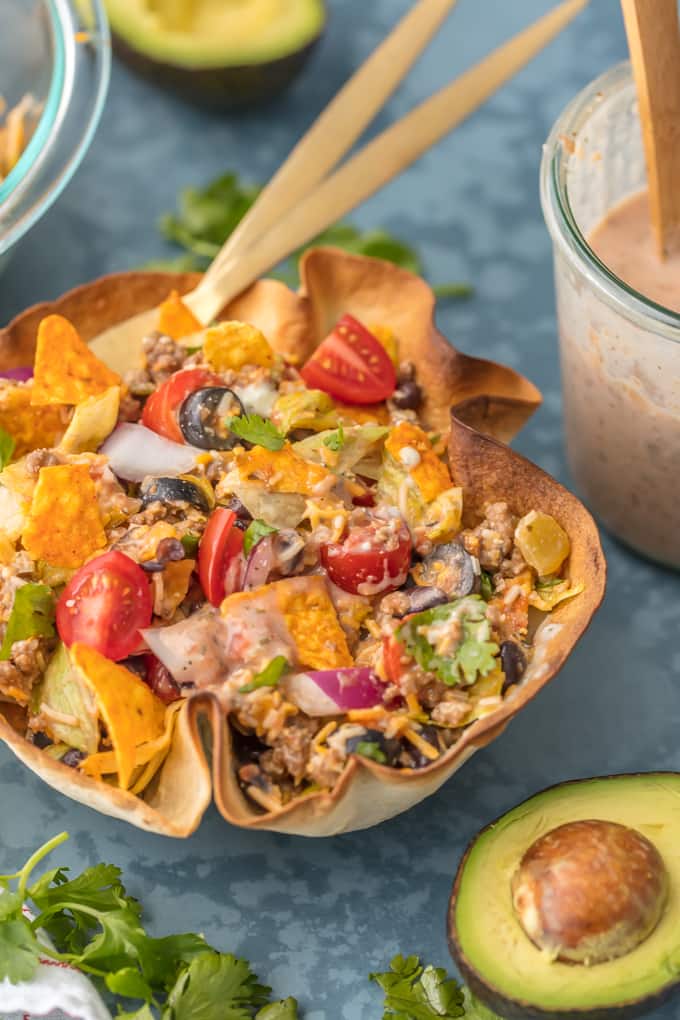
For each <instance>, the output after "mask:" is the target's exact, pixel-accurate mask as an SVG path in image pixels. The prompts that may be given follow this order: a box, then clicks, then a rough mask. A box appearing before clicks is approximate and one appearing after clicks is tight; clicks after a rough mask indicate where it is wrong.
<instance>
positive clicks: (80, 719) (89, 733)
mask: <svg viewBox="0 0 680 1020" xmlns="http://www.w3.org/2000/svg"><path fill="white" fill-rule="evenodd" d="M32 707H33V710H34V712H36V713H37V712H40V711H43V713H44V714H45V718H46V721H47V723H48V724H49V732H50V736H51V737H52V738H53V739H54V740H56V741H60V742H62V743H64V744H68V746H69V747H75V748H77V749H78V750H79V751H83V752H84V753H85V754H94V753H95V751H97V749H98V747H99V723H98V719H97V708H96V704H95V700H94V695H93V694H92V693H91V691H89V690H88V688H87V687H85V685H84V684H83V683H81V681H80V679H79V678H78V674H77V672H76V670H74V669H73V668H72V667H71V659H70V657H69V654H68V651H67V650H66V648H65V646H64V645H63V644H60V645H59V647H58V648H57V650H56V652H55V653H54V655H53V656H52V658H51V659H50V661H49V663H48V664H47V669H46V670H45V675H44V677H43V679H42V681H41V682H40V684H39V686H38V687H37V688H36V689H35V690H34V692H33V706H32ZM50 709H51V710H52V711H53V712H54V713H55V716H54V717H51V716H50V714H49V710H50ZM57 716H59V717H63V718H57ZM69 716H71V717H72V719H73V722H68V721H67V719H68V717H69Z"/></svg>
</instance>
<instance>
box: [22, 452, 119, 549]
mask: <svg viewBox="0 0 680 1020" xmlns="http://www.w3.org/2000/svg"><path fill="white" fill-rule="evenodd" d="M22 541H23V544H24V548H25V549H26V551H27V552H28V554H29V556H30V557H31V558H32V559H34V560H44V562H45V563H49V564H51V565H52V566H55V567H71V568H72V567H80V566H82V564H83V563H84V562H85V560H87V559H88V558H89V557H90V556H91V555H92V554H93V553H95V552H96V551H97V549H103V547H104V546H105V545H106V535H105V533H104V528H103V527H102V521H101V516H100V514H99V506H98V503H97V492H96V489H95V485H94V482H93V481H92V478H91V477H90V471H89V468H88V466H87V465H86V464H58V465H56V466H55V467H44V468H42V469H41V471H40V474H39V476H38V483H37V485H36V487H35V489H34V492H33V500H32V502H31V509H30V511H29V514H28V523H27V524H26V527H25V528H24V532H23V535H22Z"/></svg>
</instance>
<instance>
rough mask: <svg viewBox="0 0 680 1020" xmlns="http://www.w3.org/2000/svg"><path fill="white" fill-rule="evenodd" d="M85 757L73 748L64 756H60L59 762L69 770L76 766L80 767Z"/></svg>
mask: <svg viewBox="0 0 680 1020" xmlns="http://www.w3.org/2000/svg"><path fill="white" fill-rule="evenodd" d="M85 757H86V756H85V754H84V753H83V752H82V751H79V750H78V749H77V748H75V747H69V749H68V751H67V752H66V754H64V755H63V756H62V759H61V761H62V764H63V765H68V767H69V768H70V769H74V768H76V766H77V765H80V763H81V761H83V760H84V758H85Z"/></svg>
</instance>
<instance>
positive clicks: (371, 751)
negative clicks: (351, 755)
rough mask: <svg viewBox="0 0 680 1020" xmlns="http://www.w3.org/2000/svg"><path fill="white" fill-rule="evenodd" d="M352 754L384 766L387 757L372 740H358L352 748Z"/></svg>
mask: <svg viewBox="0 0 680 1020" xmlns="http://www.w3.org/2000/svg"><path fill="white" fill-rule="evenodd" d="M354 752H355V754H360V755H362V757H364V758H372V759H373V761H377V762H378V764H379V765H384V764H385V762H386V761H387V755H386V754H385V752H384V751H383V750H382V749H381V747H380V744H378V743H376V742H375V741H374V740H360V741H359V743H358V744H357V745H356V747H355V748H354Z"/></svg>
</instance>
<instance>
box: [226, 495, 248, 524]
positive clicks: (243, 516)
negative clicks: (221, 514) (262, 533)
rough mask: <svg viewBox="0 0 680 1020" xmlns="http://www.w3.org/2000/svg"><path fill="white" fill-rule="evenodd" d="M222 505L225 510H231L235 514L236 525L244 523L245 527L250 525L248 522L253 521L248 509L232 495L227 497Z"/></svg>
mask: <svg viewBox="0 0 680 1020" xmlns="http://www.w3.org/2000/svg"><path fill="white" fill-rule="evenodd" d="M222 505H223V506H225V507H226V508H227V510H233V511H234V513H235V514H236V518H237V523H238V522H245V524H246V526H247V525H248V524H250V522H251V521H252V519H253V515H252V514H251V513H250V511H249V510H248V507H247V506H245V505H244V504H243V503H242V502H241V500H240V499H239V498H238V496H233V495H232V496H229V498H228V500H227V501H226V503H222Z"/></svg>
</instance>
